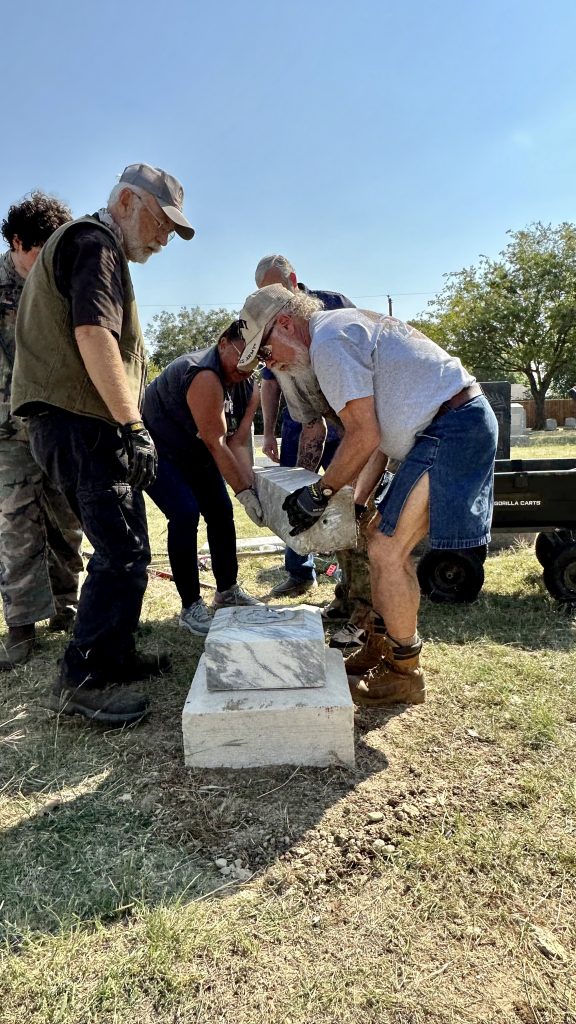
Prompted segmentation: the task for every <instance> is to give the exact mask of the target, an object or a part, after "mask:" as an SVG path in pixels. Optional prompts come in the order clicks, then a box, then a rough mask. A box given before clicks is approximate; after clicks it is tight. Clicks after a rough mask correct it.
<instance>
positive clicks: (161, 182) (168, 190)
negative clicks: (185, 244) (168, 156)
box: [120, 164, 194, 241]
mask: <svg viewBox="0 0 576 1024" xmlns="http://www.w3.org/2000/svg"><path fill="white" fill-rule="evenodd" d="M122 182H126V184H127V185H136V187H137V188H142V189H144V191H145V192H149V193H150V195H151V196H154V198H155V199H156V200H157V201H158V203H159V205H160V206H161V207H162V209H163V210H164V213H165V214H166V216H167V217H169V218H170V220H171V221H172V222H173V224H174V230H175V231H176V233H177V234H178V235H180V238H185V239H186V240H187V241H188V240H189V239H190V238H194V228H193V227H192V225H191V224H190V223H189V222H188V221H187V220H186V217H185V216H184V214H183V213H182V204H183V202H184V189H183V188H182V185H181V184H180V182H179V181H178V179H177V178H173V177H172V175H171V174H168V172H167V171H163V170H162V169H161V168H160V167H151V166H150V164H128V167H125V168H124V170H123V171H122V175H121V177H120V184H122Z"/></svg>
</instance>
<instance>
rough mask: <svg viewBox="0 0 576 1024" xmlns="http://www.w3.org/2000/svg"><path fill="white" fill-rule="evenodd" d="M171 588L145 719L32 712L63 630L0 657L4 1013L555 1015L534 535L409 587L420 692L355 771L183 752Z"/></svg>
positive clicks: (112, 1021)
mask: <svg viewBox="0 0 576 1024" xmlns="http://www.w3.org/2000/svg"><path fill="white" fill-rule="evenodd" d="M526 455H527V450H526V449H522V454H521V455H520V457H526ZM162 531H163V524H162V522H161V521H160V520H159V519H158V518H156V517H154V522H153V524H152V535H153V547H154V550H156V551H158V552H159V553H161V551H162V547H163V539H162ZM243 532H245V533H246V534H249V533H252V534H253V532H254V528H253V527H252V526H251V525H250V524H247V523H244V525H243ZM241 573H242V577H243V581H244V583H245V584H246V585H247V586H248V587H249V589H251V590H253V591H254V592H255V593H257V594H264V593H265V592H266V591H267V590H268V589H269V587H270V585H271V584H272V583H273V582H274V581H275V580H277V579H278V578H280V575H281V573H280V571H279V559H278V558H277V557H272V556H268V557H263V558H259V559H253V560H250V559H243V560H242V563H241ZM208 578H211V577H209V576H208ZM330 590H331V588H330V585H329V582H328V580H327V579H326V578H324V579H323V581H322V583H321V586H320V588H319V590H318V591H316V592H315V594H316V595H317V596H316V597H315V598H314V599H315V600H318V602H321V601H323V600H327V599H328V598H329V595H330ZM177 609H178V604H177V600H176V596H175V593H174V589H173V587H172V584H170V583H169V582H168V581H166V580H162V579H159V578H155V579H152V580H151V583H150V587H149V591H148V594H147V598H146V605H145V617H144V624H143V630H142V638H141V642H142V645H143V646H147V647H153V646H158V647H161V648H163V649H165V648H169V649H170V650H171V651H172V655H173V660H174V666H175V667H174V671H173V672H172V673H171V674H170V675H169V676H168V677H166V679H165V680H163V681H162V682H161V683H160V684H156V685H154V686H150V692H151V695H152V697H153V703H154V714H153V716H152V718H151V720H150V722H149V723H148V724H147V725H144V726H143V727H140V728H139V729H133V730H126V731H120V732H118V731H116V732H114V731H108V732H106V731H104V730H100V729H95V728H90V727H89V726H88V725H84V724H82V723H81V722H80V721H79V720H70V721H69V722H64V721H62V722H61V723H60V725H58V723H57V722H56V720H55V719H54V718H53V717H51V716H50V715H49V714H48V713H46V712H45V711H44V710H43V709H42V700H43V694H44V692H45V690H46V687H47V684H48V681H49V679H50V678H51V675H52V673H53V672H54V668H55V662H56V659H57V657H58V654H59V652H60V650H61V647H62V640H61V639H59V638H58V637H53V636H50V635H48V634H45V635H44V637H43V638H42V647H41V650H40V652H39V655H38V657H37V658H35V659H34V661H32V662H31V664H30V665H29V666H26V667H25V668H24V669H22V670H20V671H19V672H14V673H12V674H11V676H6V677H4V678H0V760H1V764H0V780H1V781H0V787H1V788H0V826H1V828H2V844H1V847H0V917H1V919H2V936H3V939H2V943H3V944H2V946H1V947H0V948H1V953H0V956H1V958H2V966H1V970H0V1000H1V1001H0V1006H1V1007H2V1009H1V1011H0V1019H1V1020H2V1024H16V1022H18V1024H21V1021H22V1019H23V1018H25V1019H26V1020H27V1021H28V1022H29V1024H128V1022H134V1021H137V1022H138V1024H152V1022H154V1024H184V1022H186V1024H188V1022H196V1021H197V1022H202V1024H213V1022H214V1024H215V1022H226V1024H228V1022H229V1024H264V1022H266V1024H336V1022H338V1024H356V1022H358V1024H376V1022H379V1024H420V1022H422V1024H448V1022H454V1024H473V1022H474V1024H476V1022H482V1024H575V1022H576V999H575V995H574V981H573V979H574V969H575V960H576V957H575V938H576V935H575V926H574V921H575V910H576V907H575V902H576V900H575V890H574V878H575V874H576V870H575V869H576V836H575V812H576V784H575V776H574V762H575V758H574V754H575V746H576V743H575V740H576V715H575V712H574V679H575V677H576V657H575V654H574V624H573V621H572V620H571V618H570V617H568V616H566V615H562V614H560V613H559V612H558V610H557V609H556V607H555V606H554V605H553V603H552V602H551V601H550V599H549V597H548V595H547V593H546V591H545V590H544V588H543V585H542V582H541V578H540V569H539V566H538V564H537V562H536V560H535V559H534V556H533V554H532V552H531V550H530V549H529V548H527V547H526V546H525V545H523V544H520V545H518V546H517V547H516V548H515V549H512V550H508V551H504V552H501V553H499V554H495V555H492V556H490V557H489V559H488V560H487V563H486V584H485V587H484V590H483V591H482V594H481V596H480V598H479V600H478V601H477V602H476V603H475V604H474V605H471V606H455V607H442V606H434V605H431V604H428V603H424V605H423V608H422V619H421V626H422V632H423V634H424V636H425V637H426V638H427V641H428V642H427V644H426V648H425V663H426V669H427V674H428V682H429V694H430V697H429V701H428V703H427V704H426V705H424V706H422V707H420V708H415V709H410V710H408V711H404V712H403V713H391V714H384V713H370V712H360V713H358V714H357V716H356V739H357V765H356V768H355V769H354V770H353V771H352V770H349V769H339V768H334V769H310V768H301V769H299V770H297V771H294V768H288V767H287V768H280V769H270V770H264V769H259V770H254V771H243V772H231V771H224V770H221V771H190V770H186V769H184V768H183V766H182V755H181V737H180V712H181V708H182V704H183V700H184V695H185V693H186V690H187V688H188V685H189V681H190V679H191V676H192V674H193V671H194V667H195V664H196V661H197V658H198V656H199V654H200V652H201V642H200V641H199V640H193V639H191V638H190V637H189V636H188V635H184V634H183V632H182V631H178V630H177V629H176V628H175V614H176V612H177ZM220 857H224V858H226V859H227V860H228V861H229V862H230V861H232V860H233V859H235V858H238V859H240V860H241V861H242V863H243V865H244V866H245V867H247V868H248V869H249V870H250V872H251V873H252V875H253V877H252V879H251V880H250V881H249V882H248V883H247V884H245V885H243V886H237V885H235V884H233V883H231V882H230V881H229V879H226V878H224V877H223V875H222V874H221V872H220V871H219V870H218V868H217V866H216V865H215V863H214V861H215V860H216V859H217V858H220Z"/></svg>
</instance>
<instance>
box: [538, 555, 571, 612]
mask: <svg viewBox="0 0 576 1024" xmlns="http://www.w3.org/2000/svg"><path fill="white" fill-rule="evenodd" d="M543 576H544V583H545V586H546V589H547V591H548V593H549V594H551V595H552V597H555V598H556V600H557V601H571V602H576V544H567V545H564V546H563V547H561V548H560V550H558V551H555V552H554V554H553V555H552V557H551V558H550V559H549V561H548V562H547V564H546V565H545V566H544V572H543Z"/></svg>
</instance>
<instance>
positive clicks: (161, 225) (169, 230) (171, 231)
mask: <svg viewBox="0 0 576 1024" xmlns="http://www.w3.org/2000/svg"><path fill="white" fill-rule="evenodd" d="M132 195H133V196H136V199H138V200H139V201H140V202H141V203H142V206H145V207H146V209H147V210H148V213H149V214H150V216H151V217H153V218H154V220H155V221H156V223H157V225H158V227H159V228H160V229H161V230H162V231H163V232H164V234H165V235H166V236H167V241H168V242H171V241H172V239H173V238H174V235H175V234H176V232H175V231H174V228H172V227H168V225H167V224H166V221H165V220H162V218H161V217H158V216H157V214H155V213H154V210H151V209H150V207H149V206H148V203H145V202H144V200H143V199H142V196H139V195H138V193H137V192H133V193H132ZM171 223H172V222H171V221H168V224H171Z"/></svg>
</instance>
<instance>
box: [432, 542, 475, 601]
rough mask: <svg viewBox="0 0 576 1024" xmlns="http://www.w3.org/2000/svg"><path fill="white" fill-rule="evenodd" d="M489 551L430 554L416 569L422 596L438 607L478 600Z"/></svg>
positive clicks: (438, 552)
mask: <svg viewBox="0 0 576 1024" xmlns="http://www.w3.org/2000/svg"><path fill="white" fill-rule="evenodd" d="M485 558H486V548H485V547H483V548H471V549H470V550H468V551H428V552H427V553H426V554H425V555H423V556H422V558H421V559H420V561H419V563H418V568H417V570H416V572H417V574H418V582H419V584H420V589H421V591H422V593H423V594H426V596H427V597H429V598H430V600H431V601H435V602H437V603H439V604H462V603H468V602H470V601H475V600H476V598H477V597H478V594H479V593H480V591H481V590H482V584H483V583H484V567H483V565H482V562H483V561H484V559H485Z"/></svg>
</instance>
